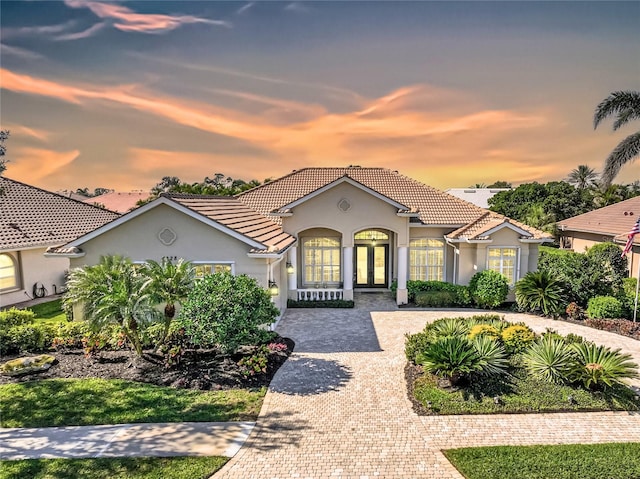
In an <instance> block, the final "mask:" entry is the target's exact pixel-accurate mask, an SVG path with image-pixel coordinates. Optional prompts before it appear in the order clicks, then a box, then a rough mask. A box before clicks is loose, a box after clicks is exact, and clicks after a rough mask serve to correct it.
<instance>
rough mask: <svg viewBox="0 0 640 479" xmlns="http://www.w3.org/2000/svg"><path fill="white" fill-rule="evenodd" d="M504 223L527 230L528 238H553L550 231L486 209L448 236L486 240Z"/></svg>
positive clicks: (451, 237) (450, 237)
mask: <svg viewBox="0 0 640 479" xmlns="http://www.w3.org/2000/svg"><path fill="white" fill-rule="evenodd" d="M502 224H511V225H513V226H515V227H516V228H519V229H521V230H524V231H526V232H527V233H528V235H527V236H525V237H526V238H528V239H534V240H541V239H549V240H551V239H552V238H553V237H552V236H551V235H550V234H548V233H545V232H543V231H540V230H537V229H536V228H532V227H531V226H528V225H525V224H523V223H520V222H519V221H516V220H512V219H511V218H507V217H506V216H503V215H501V214H498V213H494V212H493V211H486V212H485V213H484V214H483V215H482V216H480V217H479V218H478V219H476V220H475V221H472V222H471V223H469V224H467V225H464V226H463V227H461V228H458V229H457V230H455V231H452V232H451V233H449V234H448V235H446V236H447V238H449V239H465V240H486V239H489V236H487V235H486V233H487V232H489V231H490V230H492V229H494V228H496V227H498V226H500V225H502Z"/></svg>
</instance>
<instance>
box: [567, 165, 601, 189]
mask: <svg viewBox="0 0 640 479" xmlns="http://www.w3.org/2000/svg"><path fill="white" fill-rule="evenodd" d="M567 183H569V184H572V185H573V186H575V187H576V188H578V189H579V190H584V189H585V188H590V187H592V186H596V185H597V184H598V173H597V172H596V170H594V169H593V168H591V167H590V166H587V165H578V167H577V168H575V169H573V170H571V173H569V176H568V177H567Z"/></svg>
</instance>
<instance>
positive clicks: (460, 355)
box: [417, 336, 480, 384]
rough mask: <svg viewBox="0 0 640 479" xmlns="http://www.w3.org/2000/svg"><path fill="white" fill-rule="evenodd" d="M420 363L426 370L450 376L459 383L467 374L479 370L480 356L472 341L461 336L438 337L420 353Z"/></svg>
mask: <svg viewBox="0 0 640 479" xmlns="http://www.w3.org/2000/svg"><path fill="white" fill-rule="evenodd" d="M417 360H418V363H419V364H421V365H422V366H423V367H424V369H425V371H427V372H429V373H431V374H435V375H436V376H440V377H445V378H448V379H449V380H450V381H451V384H457V383H458V381H459V380H460V379H461V378H462V377H463V376H465V375H468V374H470V373H473V372H475V371H477V370H478V368H479V365H480V357H479V355H478V352H477V351H476V349H475V348H474V347H473V344H472V343H471V341H469V340H468V339H467V338H463V337H460V336H445V337H441V338H438V339H437V340H436V341H435V342H434V343H432V344H430V345H429V347H428V348H427V349H425V350H424V351H422V352H421V353H420V354H418V357H417Z"/></svg>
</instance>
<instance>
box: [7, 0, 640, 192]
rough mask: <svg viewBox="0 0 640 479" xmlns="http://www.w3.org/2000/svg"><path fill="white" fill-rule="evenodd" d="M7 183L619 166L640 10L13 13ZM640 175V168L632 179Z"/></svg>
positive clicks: (36, 9)
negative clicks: (597, 116) (311, 170)
mask: <svg viewBox="0 0 640 479" xmlns="http://www.w3.org/2000/svg"><path fill="white" fill-rule="evenodd" d="M0 8H1V12H0V13H1V50H0V55H1V72H0V75H1V76H0V85H1V87H2V90H1V98H0V100H1V104H2V107H1V115H2V116H1V122H0V126H1V128H2V129H9V130H10V131H11V137H10V139H9V141H8V142H7V149H8V152H7V158H8V159H9V160H10V163H8V165H7V166H8V167H7V171H6V172H5V174H6V176H8V177H10V178H13V179H17V180H20V181H24V182H26V183H29V184H33V185H35V186H39V187H42V188H46V189H51V190H57V189H75V188H79V187H89V188H95V187H106V188H115V189H117V190H123V191H126V190H130V189H143V190H148V189H149V188H151V187H152V186H153V185H154V184H156V183H157V182H158V181H159V180H160V179H161V178H162V177H163V176H178V177H180V178H181V179H182V180H183V181H188V182H193V181H200V180H202V179H203V178H204V177H205V176H213V175H214V174H215V173H218V172H220V173H223V174H225V175H229V176H232V177H234V178H242V179H245V180H250V179H254V178H255V179H258V180H263V179H264V178H266V177H277V176H280V175H283V174H286V173H288V172H290V171H291V170H293V169H299V168H303V167H307V166H347V165H350V164H354V165H361V166H383V167H388V168H392V169H395V170H399V171H400V172H402V173H404V174H406V175H408V176H411V177H414V178H416V179H419V180H421V181H423V182H425V183H427V184H430V185H433V186H436V187H439V188H443V189H444V188H450V187H465V186H469V185H471V184H474V183H480V182H484V183H491V182H493V181H495V180H506V181H511V182H513V183H514V184H518V183H522V182H529V181H541V182H544V181H549V180H555V179H562V178H563V177H566V175H567V174H568V172H569V171H571V170H572V169H573V168H575V167H576V166H577V165H579V164H588V165H590V166H591V167H594V168H596V169H598V170H599V169H601V167H602V164H603V161H604V159H605V158H606V156H607V155H608V153H609V152H610V151H611V149H613V147H614V146H615V145H616V144H617V143H618V141H620V140H621V139H622V138H624V137H625V136H626V135H628V134H629V133H630V132H632V131H634V129H635V130H637V129H638V125H637V124H633V125H629V126H628V127H625V128H624V129H623V130H621V131H618V132H615V133H614V132H612V131H611V122H607V123H606V124H604V125H602V126H601V127H599V128H598V130H595V131H594V129H593V124H592V121H593V120H592V118H593V111H594V108H595V106H596V105H597V104H598V103H599V102H600V101H601V100H602V99H603V98H605V97H606V96H607V95H608V94H609V93H610V92H612V91H615V90H624V89H631V90H638V89H640V30H639V28H638V25H640V2H637V1H634V2H621V3H617V2H536V3H530V2H519V1H513V2H406V3H405V2H388V3H387V2H346V1H342V2H214V1H197V2H189V1H180V2H170V1H163V2H156V1H141V2H115V3H105V2H99V1H90V0H66V1H59V2H58V1H45V2H38V1H6V0H2V2H1V3H0ZM639 178H640V161H636V162H635V163H633V164H631V165H629V166H626V167H625V168H624V169H623V170H622V172H621V174H620V175H619V176H618V177H617V178H616V180H615V181H616V182H619V183H627V182H631V181H634V180H636V179H639Z"/></svg>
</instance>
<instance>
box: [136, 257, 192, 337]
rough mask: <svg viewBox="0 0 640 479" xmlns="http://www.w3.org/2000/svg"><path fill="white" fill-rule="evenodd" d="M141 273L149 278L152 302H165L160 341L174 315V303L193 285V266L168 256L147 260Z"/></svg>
mask: <svg viewBox="0 0 640 479" xmlns="http://www.w3.org/2000/svg"><path fill="white" fill-rule="evenodd" d="M142 273H143V274H145V275H146V276H147V277H148V278H150V279H151V284H150V285H149V291H150V295H151V298H152V300H153V302H154V303H156V304H160V303H164V304H165V307H164V333H163V335H162V338H161V341H160V342H161V343H162V342H164V341H165V339H166V338H167V335H168V334H169V328H170V326H171V322H172V321H173V318H174V317H175V315H176V303H181V302H182V301H183V300H185V299H186V298H187V296H188V295H189V292H190V291H191V289H192V287H193V280H194V268H193V266H192V265H191V263H190V262H188V261H184V260H183V259H179V260H178V261H177V262H176V263H174V262H173V261H171V259H169V258H162V261H161V262H157V261H153V260H147V264H146V265H145V266H144V267H143V271H142Z"/></svg>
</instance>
